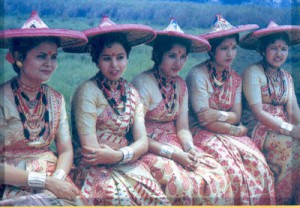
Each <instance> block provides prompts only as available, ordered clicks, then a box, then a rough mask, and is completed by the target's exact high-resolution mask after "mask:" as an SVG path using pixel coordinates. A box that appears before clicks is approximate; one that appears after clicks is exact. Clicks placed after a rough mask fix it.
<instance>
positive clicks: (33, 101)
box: [26, 100, 38, 108]
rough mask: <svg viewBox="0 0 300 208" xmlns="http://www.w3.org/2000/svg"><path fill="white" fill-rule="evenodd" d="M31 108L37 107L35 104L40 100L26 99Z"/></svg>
mask: <svg viewBox="0 0 300 208" xmlns="http://www.w3.org/2000/svg"><path fill="white" fill-rule="evenodd" d="M26 103H27V105H28V107H29V108H35V106H36V105H37V104H38V100H29V101H26Z"/></svg>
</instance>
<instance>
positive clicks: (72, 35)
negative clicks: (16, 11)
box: [0, 28, 88, 48]
mask: <svg viewBox="0 0 300 208" xmlns="http://www.w3.org/2000/svg"><path fill="white" fill-rule="evenodd" d="M34 37H57V38H59V39H60V47H66V46H71V45H72V46H74V45H81V44H84V43H86V42H87V41H88V40H87V37H86V36H85V35H84V34H83V33H82V32H79V31H74V30H65V29H49V28H23V29H11V30H3V31H0V48H9V47H10V45H11V41H12V39H14V38H34Z"/></svg>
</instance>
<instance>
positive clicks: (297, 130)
mask: <svg viewBox="0 0 300 208" xmlns="http://www.w3.org/2000/svg"><path fill="white" fill-rule="evenodd" d="M291 137H293V138H295V139H300V125H299V124H297V125H294V127H293V129H292V131H291Z"/></svg>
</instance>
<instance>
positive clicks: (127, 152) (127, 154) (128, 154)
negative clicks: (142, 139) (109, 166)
mask: <svg viewBox="0 0 300 208" xmlns="http://www.w3.org/2000/svg"><path fill="white" fill-rule="evenodd" d="M120 151H121V152H122V153H123V159H122V160H121V162H119V164H124V163H127V162H129V161H130V160H132V158H133V156H134V151H133V149H132V147H130V146H127V147H122V148H121V149H120Z"/></svg>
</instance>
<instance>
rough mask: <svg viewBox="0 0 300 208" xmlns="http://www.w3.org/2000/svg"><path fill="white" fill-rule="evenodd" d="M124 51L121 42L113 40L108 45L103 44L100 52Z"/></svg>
mask: <svg viewBox="0 0 300 208" xmlns="http://www.w3.org/2000/svg"><path fill="white" fill-rule="evenodd" d="M113 52H114V53H125V52H126V51H125V48H124V46H123V45H122V44H121V43H118V42H114V43H111V44H109V45H105V46H104V48H103V50H102V52H101V53H100V54H106V53H113Z"/></svg>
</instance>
